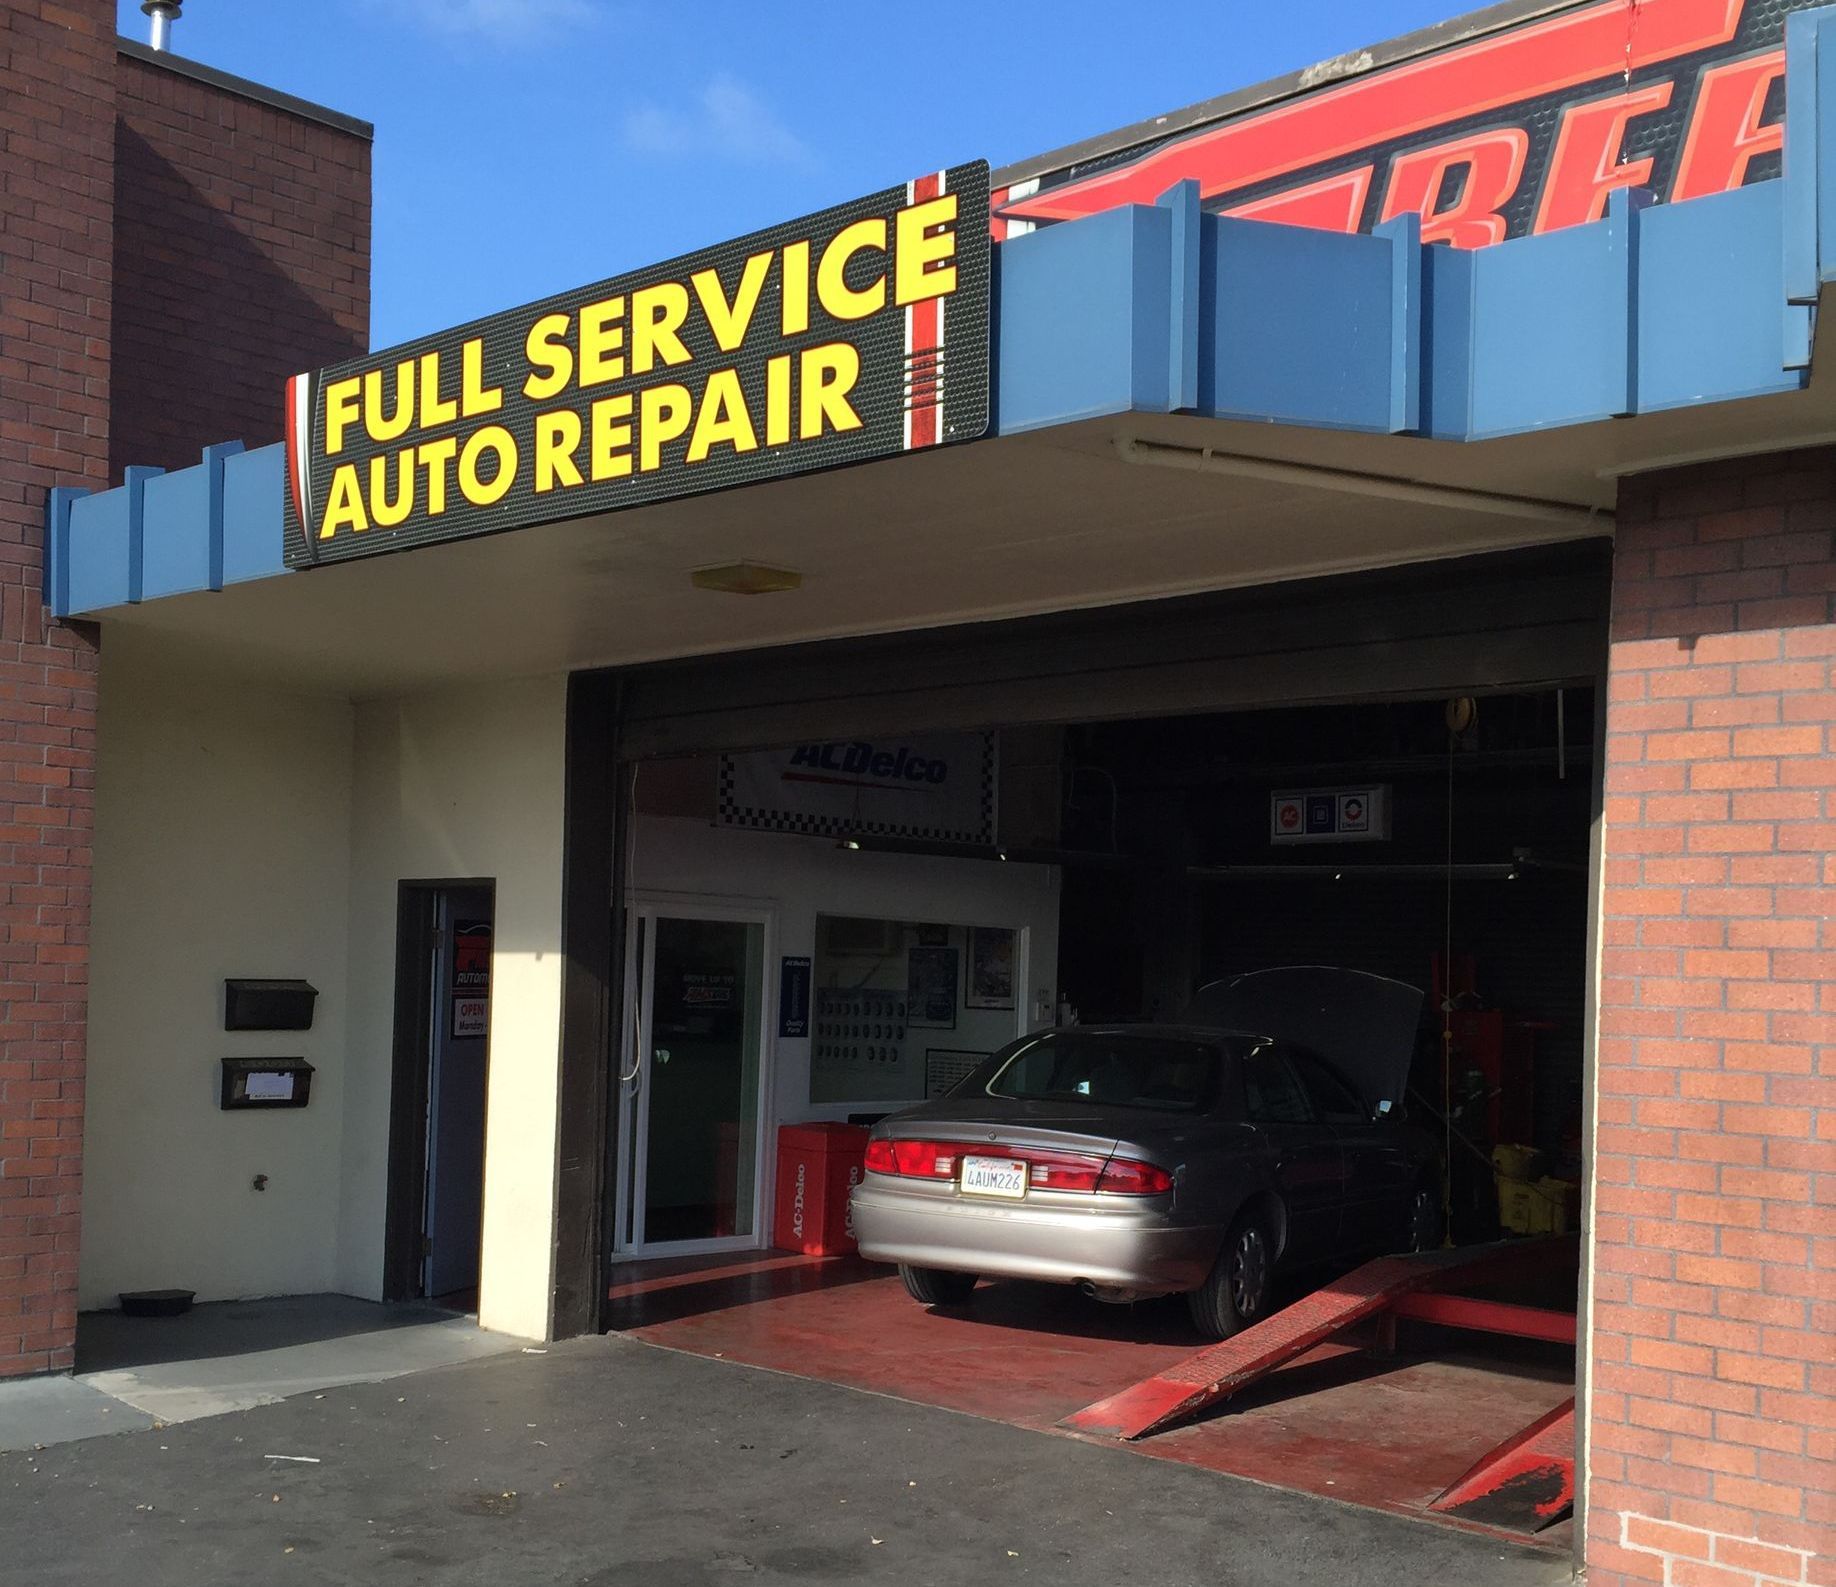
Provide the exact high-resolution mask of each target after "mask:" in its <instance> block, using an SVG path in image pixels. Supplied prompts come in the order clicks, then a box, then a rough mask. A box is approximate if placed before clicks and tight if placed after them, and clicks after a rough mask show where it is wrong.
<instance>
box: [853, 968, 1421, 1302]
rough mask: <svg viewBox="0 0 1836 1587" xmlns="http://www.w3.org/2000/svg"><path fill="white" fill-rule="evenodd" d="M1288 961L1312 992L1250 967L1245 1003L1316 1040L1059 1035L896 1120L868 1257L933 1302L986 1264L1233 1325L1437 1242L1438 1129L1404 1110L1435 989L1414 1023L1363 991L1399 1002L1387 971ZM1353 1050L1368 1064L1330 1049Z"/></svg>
mask: <svg viewBox="0 0 1836 1587" xmlns="http://www.w3.org/2000/svg"><path fill="white" fill-rule="evenodd" d="M1267 974H1270V975H1276V976H1286V977H1288V978H1289V980H1288V981H1287V982H1286V983H1284V985H1285V987H1286V990H1287V992H1288V993H1292V992H1293V990H1294V989H1295V988H1296V987H1298V986H1302V985H1306V986H1308V987H1310V988H1311V989H1312V990H1311V992H1310V993H1309V996H1310V998H1311V1000H1312V1003H1311V1004H1310V1003H1309V1002H1308V1000H1307V999H1302V1002H1301V1005H1300V1006H1299V1007H1298V1008H1290V1007H1287V1006H1286V1005H1285V1004H1283V1002H1282V1000H1281V999H1276V1000H1275V1003H1274V1005H1273V1006H1271V1005H1270V1002H1269V996H1268V994H1269V993H1270V992H1272V991H1273V990H1275V987H1274V984H1273V983H1269V982H1264V983H1263V984H1261V985H1259V986H1257V987H1255V988H1244V987H1242V985H1241V982H1239V983H1233V985H1234V986H1237V987H1238V992H1237V994H1236V996H1235V997H1233V998H1231V999H1228V1000H1226V1003H1225V1007H1235V1008H1238V1009H1240V1010H1244V1011H1254V1012H1258V1013H1261V1014H1263V1015H1264V1016H1265V1019H1264V1020H1263V1022H1262V1023H1264V1024H1265V1025H1268V1024H1276V1023H1278V1024H1280V1025H1284V1026H1286V1027H1288V1028H1289V1029H1292V1030H1295V1031H1297V1032H1299V1033H1300V1034H1302V1035H1305V1036H1308V1037H1310V1038H1311V1042H1310V1044H1309V1045H1303V1044H1302V1043H1301V1042H1299V1041H1296V1040H1294V1039H1293V1038H1291V1037H1288V1036H1284V1035H1277V1034H1273V1033H1271V1032H1270V1031H1269V1030H1267V1029H1261V1030H1258V1029H1251V1030H1238V1029H1220V1028H1218V1027H1217V1026H1215V1025H1211V1024H1204V1025H1197V1024H1194V1025H1186V1026H1177V1027H1170V1026H1112V1027H1074V1028H1071V1029H1066V1030H1055V1031H1047V1032H1043V1033H1040V1034H1037V1035H1033V1036H1028V1037H1025V1038H1023V1039H1022V1040H1020V1041H1018V1042H1015V1043H1014V1044H1013V1045H1012V1046H1010V1047H1008V1048H1006V1049H1004V1050H1003V1051H1001V1052H999V1053H997V1054H995V1055H994V1057H993V1058H991V1059H990V1060H989V1061H988V1062H987V1063H985V1064H983V1065H982V1066H981V1068H979V1069H978V1070H977V1071H976V1072H975V1073H974V1074H972V1075H970V1076H968V1077H967V1078H966V1079H965V1080H964V1081H963V1082H962V1083H961V1084H959V1085H958V1086H957V1087H956V1088H955V1089H954V1090H953V1091H952V1092H951V1094H950V1095H949V1096H947V1097H944V1098H940V1099H939V1100H937V1101H934V1102H929V1103H926V1104H924V1105H922V1106H920V1107H917V1108H913V1109H910V1110H908V1111H906V1112H904V1113H900V1114H897V1115H895V1116H894V1117H892V1118H890V1119H887V1120H885V1121H883V1122H882V1123H880V1124H879V1125H877V1126H876V1127H875V1129H874V1132H873V1136H872V1138H871V1140H870V1141H869V1144H868V1150H867V1164H866V1173H865V1175H864V1177H863V1179H862V1182H861V1183H860V1184H859V1185H858V1186H857V1187H856V1188H855V1191H854V1198H853V1211H854V1224H855V1230H856V1233H857V1235H858V1236H859V1240H860V1248H861V1254H862V1255H863V1256H865V1257H867V1258H868V1259H869V1260H872V1261H880V1262H891V1263H897V1264H898V1266H899V1270H900V1273H901V1276H902V1277H903V1279H904V1281H905V1286H906V1288H907V1289H908V1290H909V1291H910V1292H911V1294H912V1296H913V1297H914V1298H915V1299H916V1300H918V1301H920V1302H923V1303H925V1304H927V1305H959V1304H962V1303H964V1302H966V1301H967V1300H968V1299H969V1296H970V1293H971V1291H972V1290H973V1288H974V1286H975V1282H976V1278H977V1276H978V1275H980V1276H985V1277H998V1278H1019V1279H1037V1280H1043V1281H1046V1282H1049V1283H1061V1284H1076V1285H1079V1286H1081V1287H1082V1288H1083V1289H1085V1290H1086V1291H1088V1292H1089V1293H1092V1294H1094V1295H1096V1296H1097V1297H1099V1298H1101V1299H1104V1300H1115V1301H1126V1300H1133V1299H1138V1298H1141V1297H1145V1296H1149V1295H1161V1294H1169V1293H1181V1294H1184V1295H1185V1296H1186V1297H1187V1302H1188V1306H1189V1308H1190V1310H1191V1313H1192V1317H1193V1321H1194V1322H1195V1324H1196V1325H1197V1326H1198V1327H1199V1328H1200V1330H1201V1331H1203V1332H1204V1333H1206V1334H1208V1335H1210V1336H1212V1337H1219V1338H1221V1337H1223V1336H1225V1335H1227V1334H1230V1333H1233V1332H1235V1331H1236V1330H1237V1329H1238V1328H1240V1327H1242V1326H1244V1325H1245V1324H1247V1323H1249V1322H1253V1321H1255V1320H1256V1319H1257V1318H1258V1317H1260V1316H1261V1315H1263V1314H1264V1313H1265V1312H1266V1310H1267V1308H1268V1305H1269V1298H1270V1291H1271V1283H1272V1280H1273V1277H1274V1275H1275V1273H1276V1271H1277V1270H1278V1269H1280V1268H1286V1267H1293V1266H1301V1265H1305V1264H1308V1263H1311V1262H1315V1261H1321V1260H1326V1259H1330V1258H1334V1257H1343V1256H1350V1255H1362V1254H1369V1253H1375V1252H1378V1251H1394V1250H1404V1249H1421V1248H1424V1247H1426V1246H1429V1245H1432V1244H1434V1243H1436V1242H1438V1240H1439V1237H1440V1214H1441V1192H1440V1188H1439V1187H1440V1174H1439V1165H1438V1158H1437V1154H1436V1150H1435V1147H1434V1143H1433V1141H1432V1140H1431V1139H1430V1138H1429V1137H1427V1136H1426V1135H1424V1134H1423V1133H1422V1132H1420V1131H1418V1130H1416V1129H1414V1128H1413V1127H1411V1126H1410V1125H1408V1124H1407V1123H1406V1122H1405V1121H1404V1120H1403V1118H1402V1116H1401V1109H1400V1108H1399V1107H1398V1106H1397V1103H1398V1102H1399V1100H1400V1096H1401V1091H1402V1086H1403V1084H1404V1083H1405V1081H1406V1076H1407V1064H1408V1053H1409V1050H1410V1049H1411V1048H1412V1045H1413V1036H1414V1029H1413V1021H1414V1017H1415V1013H1416V1011H1418V1010H1419V1007H1420V994H1419V993H1415V992H1414V991H1413V989H1411V988H1404V989H1402V990H1403V991H1406V992H1409V993H1411V994H1412V1001H1408V1002H1407V1018H1406V1019H1405V1018H1404V1006H1403V1005H1404V1001H1405V1000H1403V999H1399V998H1396V997H1394V996H1393V995H1392V996H1391V998H1390V1004H1391V1007H1390V1018H1389V1019H1388V1022H1387V1027H1386V1024H1385V1021H1384V1020H1383V1019H1381V1018H1378V1019H1377V1020H1376V1022H1375V1024H1373V1022H1372V1017H1371V1016H1372V1010H1371V1009H1369V1008H1366V1009H1365V1010H1363V1014H1362V1017H1359V1016H1357V1015H1355V1014H1354V1012H1353V1011H1352V1010H1349V1009H1347V1008H1345V1007H1344V1006H1343V1002H1342V999H1343V997H1344V996H1345V994H1346V993H1347V991H1348V990H1349V991H1350V992H1352V993H1362V994H1364V995H1366V996H1371V995H1380V994H1378V991H1377V988H1374V987H1371V986H1367V985H1364V984H1363V983H1367V982H1374V981H1375V980H1376V978H1374V977H1357V978H1353V979H1352V980H1350V981H1348V980H1347V979H1346V978H1347V976H1348V974H1349V973H1348V972H1343V971H1311V970H1310V971H1305V972H1298V971H1286V972H1267ZM1296 977H1307V978H1311V979H1309V980H1306V981H1301V980H1297V979H1295V978H1296ZM1321 977H1327V978H1331V979H1329V980H1328V981H1325V982H1322V981H1321V979H1320V978H1321ZM1257 979H1258V978H1256V977H1245V978H1242V980H1243V981H1254V980H1257ZM1396 985H1397V983H1394V982H1382V983H1380V986H1381V987H1387V988H1394V987H1396ZM1322 988H1324V990H1322ZM1250 991H1254V992H1255V993H1256V994H1257V995H1256V996H1255V997H1249V996H1247V995H1246V994H1247V993H1248V992H1250ZM1322 997H1325V998H1328V999H1329V1000H1330V1001H1331V1004H1332V1006H1331V1007H1330V1008H1327V1007H1320V1008H1319V1009H1318V1010H1317V1011H1316V1012H1317V1013H1318V1014H1319V1015H1320V1016H1321V1017H1320V1018H1315V1019H1313V1020H1312V1021H1311V1022H1310V1021H1309V1020H1308V1019H1307V1018H1306V1017H1305V1016H1306V1012H1307V1008H1308V1007H1310V1006H1312V1004H1318V1003H1319V1002H1320V999H1321V998H1322ZM1215 1002H1216V1000H1215V999H1214V1003H1215ZM1270 1015H1274V1016H1276V1017H1275V1018H1268V1017H1267V1016H1270ZM1386 1038H1387V1039H1386ZM1347 1044H1349V1045H1350V1046H1351V1047H1352V1048H1353V1049H1354V1050H1355V1052H1356V1053H1357V1054H1361V1055H1362V1058H1363V1061H1358V1060H1357V1059H1356V1058H1354V1061H1353V1062H1350V1063H1344V1062H1340V1063H1335V1062H1333V1061H1332V1060H1330V1059H1328V1058H1326V1057H1324V1056H1322V1054H1321V1052H1320V1050H1319V1049H1320V1048H1321V1047H1322V1046H1326V1047H1335V1046H1337V1047H1344V1046H1346V1045H1347ZM1399 1045H1400V1048H1401V1052H1400V1056H1399V1053H1398V1051H1397V1048H1398V1046H1399ZM1337 1056H1340V1057H1341V1059H1342V1058H1343V1054H1339V1055H1337ZM1358 1071H1362V1073H1359V1072H1358ZM1376 1093H1383V1094H1376Z"/></svg>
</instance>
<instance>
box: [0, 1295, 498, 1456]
mask: <svg viewBox="0 0 1836 1587" xmlns="http://www.w3.org/2000/svg"><path fill="white" fill-rule="evenodd" d="M525 1343H526V1341H525V1340H521V1339H514V1338H511V1337H510V1336H509V1335H507V1334H494V1333H486V1332H484V1331H483V1330H482V1329H480V1328H479V1326H478V1324H477V1321H476V1320H475V1319H473V1318H470V1317H465V1316H461V1315H459V1314H457V1313H455V1312H450V1311H446V1310H443V1309H441V1308H440V1307H437V1306H428V1305H403V1306H380V1305H377V1304H375V1303H374V1302H372V1301H362V1300H354V1299H352V1298H351V1297H349V1296H346V1295H296V1296H285V1297H281V1298H277V1299H273V1300H256V1301H223V1302H218V1303H216V1304H212V1305H207V1306H198V1307H194V1308H193V1309H192V1310H191V1311H189V1312H186V1313H185V1314H184V1315H183V1316H179V1317H157V1318H152V1317H149V1318H133V1317H123V1316H121V1315H120V1314H119V1313H118V1312H92V1313H86V1314H85V1315H84V1316H83V1318H82V1319H81V1320H80V1322H79V1323H78V1326H77V1368H78V1370H77V1373H76V1375H75V1376H74V1377H45V1378H30V1379H27V1380H25V1381H23V1382H3V1383H0V1450H18V1449H33V1448H41V1447H44V1446H47V1445H51V1444H62V1443H69V1442H72V1441H74V1440H78V1439H84V1438H95V1437H99V1436H102V1435H104V1434H109V1433H121V1432H131V1431H135V1430H137V1429H144V1428H150V1427H154V1426H158V1425H161V1424H171V1423H174V1422H189V1421H195V1420H197V1419H198V1418H199V1417H204V1416H222V1415H225V1414H227V1413H229V1412H231V1411H242V1410H248V1409H251V1408H252V1407H254V1406H257V1405H270V1404H274V1403H276V1402H278V1401H280V1400H284V1399H286V1398H288V1397H289V1396H291V1395H295V1394H304V1393H308V1392H311V1391H314V1390H321V1389H327V1388H334V1387H337V1386H339V1385H341V1384H347V1383H375V1382H381V1381H383V1380H385V1379H388V1378H394V1377H401V1376H403V1375H404V1374H407V1373H410V1372H424V1371H426V1370H427V1369H429V1368H431V1367H439V1366H449V1365H452V1364H454V1363H456V1362H461V1361H475V1360H480V1359H483V1358H485V1357H487V1356H494V1355H502V1354H505V1353H506V1352H509V1351H513V1350H517V1349H520V1348H521V1347H522V1346H523V1345H524V1344H525Z"/></svg>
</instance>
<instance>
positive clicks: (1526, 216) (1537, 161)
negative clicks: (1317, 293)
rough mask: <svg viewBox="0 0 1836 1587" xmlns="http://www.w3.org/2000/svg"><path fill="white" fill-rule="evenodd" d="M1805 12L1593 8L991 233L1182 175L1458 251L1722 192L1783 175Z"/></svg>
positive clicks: (1269, 119) (1121, 154)
mask: <svg viewBox="0 0 1836 1587" xmlns="http://www.w3.org/2000/svg"><path fill="white" fill-rule="evenodd" d="M1812 3H1813V0H1586V3H1577V4H1575V5H1572V6H1570V7H1568V8H1566V9H1563V10H1560V11H1557V12H1556V13H1554V14H1553V15H1548V14H1545V15H1540V16H1535V17H1532V18H1530V19H1528V20H1525V21H1523V22H1520V23H1518V24H1517V25H1515V26H1508V27H1500V28H1497V29H1495V30H1493V31H1490V32H1486V33H1483V34H1481V35H1479V36H1477V37H1469V38H1466V39H1464V40H1462V41H1460V42H1456V43H1450V44H1448V45H1445V46H1443V47H1441V48H1438V49H1432V50H1428V51H1427V52H1425V53H1420V54H1416V55H1413V56H1410V57H1408V58H1405V59H1400V60H1397V61H1395V62H1394V63H1393V64H1390V65H1386V66H1381V67H1375V68H1372V69H1369V70H1365V71H1362V72H1357V73H1356V74H1355V75H1342V76H1338V77H1337V80H1334V81H1329V82H1328V83H1327V84H1326V85H1325V86H1322V87H1318V88H1305V87H1301V86H1297V88H1296V90H1295V91H1294V92H1293V93H1291V94H1288V95H1287V96H1285V97H1280V98H1276V99H1274V100H1272V101H1271V102H1267V103H1264V104H1261V105H1259V106H1256V107H1255V108H1252V109H1248V110H1245V111H1243V112H1242V113H1240V114H1237V115H1227V116H1224V117H1222V118H1220V119H1218V120H1214V121H1210V122H1204V123H1201V124H1199V125H1198V126H1195V127H1192V128H1190V129H1189V130H1185V131H1182V132H1180V133H1178V134H1176V135H1174V136H1172V137H1169V138H1166V139H1162V140H1159V141H1157V142H1154V143H1148V144H1137V145H1135V146H1133V147H1128V148H1123V149H1119V150H1116V151H1114V152H1112V153H1108V154H1105V155H1103V156H1101V157H1100V158H1097V159H1093V160H1090V161H1088V162H1085V163H1083V164H1080V165H1073V166H1069V167H1066V168H1063V169H1060V170H1056V171H1048V172H1045V173H1043V174H1042V175H1040V176H1038V177H1037V178H1033V179H1030V180H1028V181H1025V182H1021V183H1015V184H1013V185H1011V186H1010V187H1007V188H1002V189H1000V190H998V191H997V192H996V193H995V195H994V209H995V216H996V220H995V226H996V235H997V236H1004V235H1007V233H1008V231H1009V229H1010V228H1011V226H1012V223H1013V222H1016V221H1026V222H1032V223H1042V222H1048V223H1049V222H1052V221H1060V220H1071V219H1074V218H1076V217H1078V216H1080V215H1090V214H1094V213H1096V212H1098V211H1100V210H1105V209H1109V208H1111V207H1113V206H1115V205H1118V204H1151V203H1153V202H1154V200H1155V199H1156V198H1157V197H1159V195H1160V194H1162V193H1164V192H1165V191H1166V190H1167V189H1168V188H1169V187H1171V186H1173V185H1174V184H1175V183H1176V182H1180V181H1184V180H1188V179H1190V180H1194V181H1196V182H1197V183H1198V184H1199V191H1200V195H1201V198H1202V201H1203V203H1204V204H1205V207H1206V208H1207V209H1210V210H1214V211H1217V212H1220V213H1223V214H1228V215H1240V216H1245V217H1250V218H1254V219H1260V220H1273V221H1283V222H1287V223H1289V224H1293V225H1300V226H1312V227H1317V228H1321V229H1325V230H1330V231H1341V232H1356V231H1368V230H1369V229H1370V228H1371V227H1373V226H1374V225H1376V224H1377V223H1378V222H1380V221H1384V220H1389V219H1392V218H1394V217H1396V216H1399V215H1403V214H1411V213H1412V214H1417V215H1420V216H1421V217H1422V236H1423V240H1424V241H1427V242H1446V243H1451V244H1452V245H1453V246H1455V247H1460V248H1475V247H1482V246H1484V245H1486V244H1489V243H1494V242H1502V241H1503V240H1504V239H1505V238H1507V237H1519V236H1524V235H1526V234H1529V233H1532V232H1546V231H1555V230H1558V229H1559V228H1561V227H1564V226H1573V225H1578V224H1581V223H1583V222H1586V221H1591V220H1597V219H1598V218H1599V217H1600V216H1601V215H1602V214H1604V213H1605V210H1606V203H1607V198H1608V195H1610V194H1611V193H1612V192H1614V191H1615V190H1616V189H1619V188H1627V187H1638V188H1645V189H1648V190H1650V191H1651V192H1652V193H1654V194H1655V195H1656V196H1657V197H1658V198H1659V199H1660V200H1662V199H1669V200H1679V199H1688V198H1696V197H1700V196H1702V195H1704V194H1708V193H1719V192H1725V191H1728V190H1730V189H1733V188H1737V187H1741V186H1743V185H1745V184H1747V183H1749V182H1755V181H1763V180H1766V179H1768V178H1770V177H1774V176H1777V175H1778V172H1779V160H1780V151H1781V147H1782V144H1783V139H1784V114H1785V106H1784V98H1785V94H1784V71H1785V52H1784V26H1785V16H1786V14H1787V13H1788V12H1790V11H1794V10H1799V9H1802V8H1803V7H1805V6H1807V5H1809V4H1812ZM1322 75H1329V76H1330V75H1334V74H1326V73H1322Z"/></svg>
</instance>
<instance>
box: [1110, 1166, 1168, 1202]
mask: <svg viewBox="0 0 1836 1587" xmlns="http://www.w3.org/2000/svg"><path fill="white" fill-rule="evenodd" d="M1096 1188H1097V1190H1098V1191H1099V1192H1100V1193H1102V1194H1105V1195H1112V1196H1162V1195H1165V1194H1166V1193H1167V1192H1168V1191H1169V1190H1171V1189H1172V1188H1173V1176H1172V1175H1171V1174H1169V1173H1168V1172H1167V1171H1166V1170H1165V1169H1164V1168H1159V1167H1156V1166H1155V1165H1154V1164H1153V1163H1137V1162H1135V1161H1134V1160H1133V1159H1132V1158H1127V1157H1112V1158H1110V1160H1109V1161H1108V1162H1107V1163H1106V1164H1104V1166H1103V1177H1102V1178H1101V1179H1099V1180H1098V1181H1097V1187H1096Z"/></svg>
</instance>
